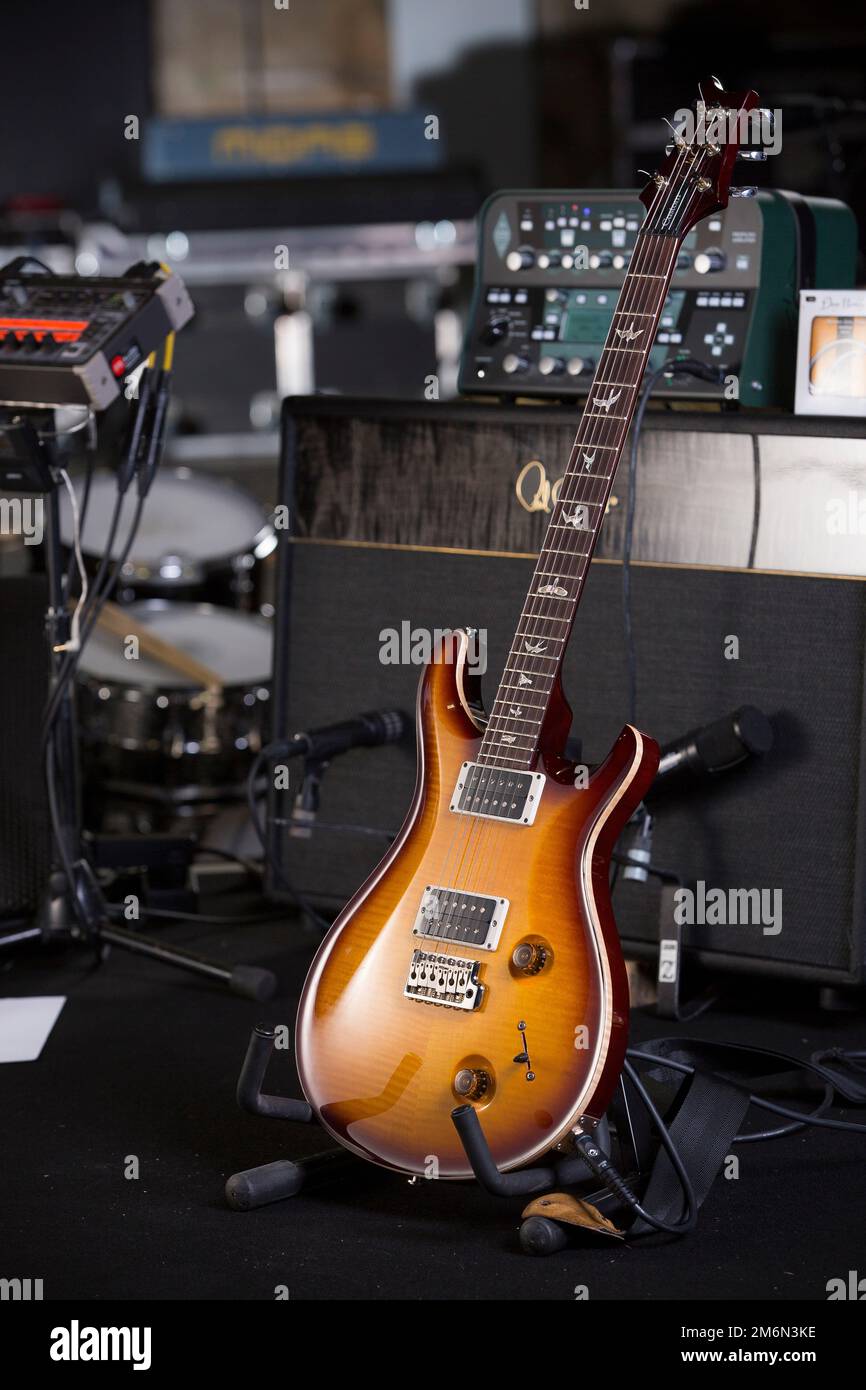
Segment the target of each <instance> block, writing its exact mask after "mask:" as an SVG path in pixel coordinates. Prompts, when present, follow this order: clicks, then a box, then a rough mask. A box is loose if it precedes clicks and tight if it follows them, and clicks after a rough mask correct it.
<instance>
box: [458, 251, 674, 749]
mask: <svg viewBox="0 0 866 1390" xmlns="http://www.w3.org/2000/svg"><path fill="white" fill-rule="evenodd" d="M680 245H681V238H679V237H676V236H672V235H662V234H659V233H656V232H648V231H646V230H644V231H641V232H640V233H639V234H638V237H637V242H636V245H635V249H634V253H633V255H632V259H631V263H630V265H629V269H628V272H627V274H626V277H625V281H624V283H623V286H622V290H621V292H620V296H619V301H618V303H617V307H616V310H615V311H614V315H613V319H612V321H611V326H610V331H609V333H608V335H607V339H606V341H605V344H604V348H603V349H602V353H601V356H600V358H599V360H598V366H597V367H596V372H595V377H594V379H593V384H592V388H591V390H590V392H589V396H588V397H587V402H586V406H585V407H584V411H583V415H582V416H581V420H580V425H579V427H578V431H577V436H576V438H575V441H574V445H573V447H572V450H571V455H570V457H569V460H568V467H567V469H566V471H565V475H564V477H563V480H562V485H561V488H560V492H559V497H558V500H557V502H556V505H555V507H554V508H553V511H552V513H551V517H550V522H549V524H548V527H547V531H546V532H545V536H544V544H543V546H542V548H541V552H540V554H539V556H538V560H537V562H536V566H535V571H534V573H533V576H532V583H531V584H530V586H529V590H528V593H527V596H526V601H525V602H524V605H523V609H522V611H521V614H520V620H519V622H518V624H517V631H516V632H515V634H514V639H513V641H512V643H511V649H510V651H509V654H508V658H507V660H506V665H505V670H504V671H503V673H502V680H501V681H500V683H499V689H498V691H497V694H496V700H495V701H494V704H493V707H492V709H491V712H490V721H489V723H488V725H487V729H486V731H485V733H484V737H483V740H482V743H481V748H480V750H479V753H478V760H479V761H480V762H482V763H485V762H486V763H489V764H496V765H501V766H503V767H510V768H515V769H517V768H529V767H532V766H533V764H534V762H535V759H536V756H537V753H538V745H539V739H540V736H541V729H542V726H543V723H544V718H545V715H546V712H547V706H548V702H549V700H550V696H551V693H552V691H553V688H554V684H555V682H556V678H557V676H558V674H559V671H560V667H561V666H562V660H563V657H564V655H565V648H566V643H567V642H568V639H569V637H570V635H571V629H572V627H573V625H574V619H575V615H576V613H577V605H578V603H579V602H580V597H581V594H582V592H583V585H584V582H585V580H586V575H587V571H588V570H589V564H590V561H591V559H592V554H593V551H594V549H595V543H596V540H597V538H598V532H599V529H600V527H601V523H602V520H603V518H604V514H605V508H606V506H607V500H608V496H609V494H610V490H611V486H612V483H613V478H614V474H615V473H616V468H617V464H618V463H619V459H620V455H621V454H622V451H623V448H624V446H625V441H626V436H627V434H628V429H629V425H630V423H631V419H632V416H633V414H634V411H635V406H636V404H637V398H638V393H639V391H640V385H641V379H642V377H643V374H644V370H645V368H646V364H647V359H648V358H649V353H650V349H651V347H652V343H653V339H654V337H655V333H656V328H657V326H658V321H659V318H660V316H661V312H662V308H663V306H664V302H665V297H666V295H667V291H668V286H669V284H670V279H671V274H672V272H673V267H674V263H675V261H676V257H677V252H678V251H679V248H680Z"/></svg>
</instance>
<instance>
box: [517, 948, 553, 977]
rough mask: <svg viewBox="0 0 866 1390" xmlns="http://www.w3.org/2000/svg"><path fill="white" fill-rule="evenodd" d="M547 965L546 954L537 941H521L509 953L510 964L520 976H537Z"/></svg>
mask: <svg viewBox="0 0 866 1390" xmlns="http://www.w3.org/2000/svg"><path fill="white" fill-rule="evenodd" d="M546 963H547V952H546V951H545V949H544V947H543V946H542V945H541V944H540V942H538V941H521V943H520V945H519V946H515V948H514V950H513V951H512V953H511V964H512V965H513V966H514V968H515V970H519V971H520V973H521V975H537V974H538V972H539V970H543V969H544V967H545V964H546Z"/></svg>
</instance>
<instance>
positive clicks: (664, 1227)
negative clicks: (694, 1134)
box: [576, 1058, 698, 1236]
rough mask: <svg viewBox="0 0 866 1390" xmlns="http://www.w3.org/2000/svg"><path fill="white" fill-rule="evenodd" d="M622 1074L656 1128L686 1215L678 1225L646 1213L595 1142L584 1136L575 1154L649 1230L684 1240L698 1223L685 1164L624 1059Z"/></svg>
mask: <svg viewBox="0 0 866 1390" xmlns="http://www.w3.org/2000/svg"><path fill="white" fill-rule="evenodd" d="M623 1071H624V1072H625V1074H626V1076H627V1077H628V1079H629V1081H630V1082H631V1083H632V1085H633V1086H634V1088H635V1090H636V1091H637V1093H638V1095H639V1096H640V1098H641V1100H642V1101H643V1103H644V1106H645V1108H646V1111H647V1113H648V1114H649V1116H650V1119H651V1120H652V1122H653V1124H654V1125H655V1127H656V1131H657V1132H658V1136H659V1138H660V1140H661V1142H662V1147H663V1148H664V1150H665V1152H666V1153H667V1155H668V1158H669V1159H670V1161H671V1165H672V1167H673V1169H674V1172H675V1173H676V1175H677V1177H678V1178H679V1181H680V1187H681V1188H682V1194H683V1207H684V1209H685V1215H684V1216H683V1218H682V1220H680V1221H665V1220H664V1218H663V1217H660V1216H654V1215H653V1214H652V1212H649V1211H647V1210H646V1208H645V1207H644V1206H643V1205H642V1203H641V1202H640V1201H639V1199H638V1198H637V1197H636V1196H635V1194H634V1192H632V1190H631V1188H630V1187H629V1185H628V1183H627V1182H626V1181H625V1179H624V1178H623V1177H622V1176H621V1174H620V1173H618V1172H617V1170H616V1168H614V1166H613V1164H612V1163H611V1161H610V1158H609V1156H608V1155H607V1154H606V1153H604V1152H603V1150H602V1149H600V1148H599V1145H598V1142H597V1140H595V1139H594V1138H592V1137H591V1136H590V1135H588V1134H586V1133H584V1134H580V1135H578V1136H577V1140H576V1145H577V1152H578V1153H579V1154H580V1156H581V1158H582V1159H583V1161H584V1163H586V1165H587V1167H588V1168H589V1169H590V1170H591V1171H592V1172H593V1173H594V1174H595V1176H596V1177H597V1178H598V1179H599V1181H601V1182H603V1183H604V1184H605V1186H606V1187H608V1188H609V1189H610V1191H611V1192H613V1193H614V1194H615V1195H616V1196H617V1197H619V1199H620V1201H622V1202H625V1203H626V1204H627V1205H628V1206H630V1207H631V1209H632V1211H634V1212H635V1213H636V1214H637V1215H638V1216H639V1217H640V1218H641V1219H642V1220H643V1221H645V1222H646V1223H647V1225H648V1226H652V1227H653V1229H654V1230H656V1231H663V1232H664V1233H665V1234H667V1235H677V1236H684V1235H688V1234H689V1232H690V1231H693V1230H694V1229H695V1226H696V1225H697V1220H698V1204H697V1201H696V1199H695V1192H694V1188H693V1187H692V1183H691V1179H690V1178H689V1175H688V1173H687V1171H686V1167H685V1164H684V1163H683V1161H682V1159H681V1158H680V1155H679V1151H678V1149H677V1146H676V1144H675V1143H674V1141H673V1139H672V1138H671V1136H670V1133H669V1131H668V1128H667V1126H666V1124H665V1122H664V1120H663V1119H662V1117H661V1115H660V1114H659V1112H658V1110H657V1109H656V1107H655V1105H654V1104H653V1099H652V1096H651V1095H650V1094H649V1091H648V1090H647V1089H646V1087H645V1086H644V1084H643V1082H642V1081H641V1079H640V1077H639V1076H638V1074H637V1072H636V1071H635V1069H634V1067H633V1066H632V1065H631V1063H630V1062H629V1061H628V1059H627V1058H626V1059H625V1060H624V1061H623Z"/></svg>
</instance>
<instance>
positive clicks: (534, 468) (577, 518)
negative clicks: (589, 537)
mask: <svg viewBox="0 0 866 1390" xmlns="http://www.w3.org/2000/svg"><path fill="white" fill-rule="evenodd" d="M584 469H586V465H585V464H584ZM564 481H565V475H564V474H563V476H562V477H560V478H557V479H556V480H555V481H554V482H551V481H550V479H549V478H548V476H547V469H546V468H545V466H544V464H543V463H542V462H541V459H530V460H529V462H528V463H525V464H524V465H523V467H522V468H521V470H520V472H519V473H518V475H517V481H516V482H515V484H514V492H515V496H516V497H517V500H518V502H519V503H520V505H521V507H523V509H524V511H527V512H551V511H553V508H554V507H555V506H556V504H557V503H558V501H559V494H560V491H561V489H562V484H563V482H564ZM618 506H619V498H618V497H617V496H616V495H615V494H613V493H612V494H611V495H610V497H608V499H607V501H606V503H605V507H604V511H605V515H607V513H608V512H609V511H610V510H611V509H612V508H613V507H618ZM585 513H586V508H585V507H572V508H571V510H570V511H569V512H567V513H565V514H564V515H563V522H564V524H565V525H567V526H572V527H573V528H574V529H575V530H577V531H588V530H590V529H591V527H590V525H589V519H588V517H587V516H586V515H585Z"/></svg>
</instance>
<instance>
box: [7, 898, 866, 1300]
mask: <svg viewBox="0 0 866 1390" xmlns="http://www.w3.org/2000/svg"><path fill="white" fill-rule="evenodd" d="M163 931H164V934H165V936H166V938H170V939H171V940H173V941H176V942H178V943H184V944H191V945H192V944H194V945H195V946H196V947H197V948H198V949H201V950H203V951H208V952H210V953H211V954H213V955H215V956H217V957H219V958H221V959H222V960H224V961H230V960H234V959H242V960H244V961H245V962H247V963H251V964H257V965H266V966H268V967H270V968H272V969H274V970H276V971H277V972H278V974H279V976H280V979H281V981H282V986H283V988H282V991H281V993H280V997H279V998H278V1000H277V1001H275V1002H272V1003H270V1004H267V1005H256V1004H252V1003H248V1002H247V1001H245V1000H242V999H238V998H236V997H233V996H231V995H229V994H227V993H225V992H222V991H220V990H219V989H218V988H216V987H213V986H210V985H208V984H206V983H200V982H199V981H198V980H197V979H194V978H192V977H190V976H188V975H186V974H181V973H180V972H177V971H173V970H170V969H167V968H165V967H161V966H158V965H156V964H151V963H149V962H145V961H142V960H141V959H139V958H134V957H131V956H129V955H127V954H125V953H122V952H119V951H117V950H116V949H115V950H114V951H113V953H112V955H111V958H110V959H109V960H108V962H107V963H106V964H105V965H103V966H102V968H101V969H99V970H98V971H93V970H91V969H90V963H89V960H88V958H87V956H86V955H85V954H84V953H83V952H81V951H79V952H75V953H72V952H69V951H66V952H63V953H62V954H60V955H56V954H55V955H51V956H47V955H44V954H37V955H29V956H25V955H23V954H18V955H16V956H14V957H12V956H11V954H10V953H9V952H6V953H4V954H3V955H2V956H0V997H2V996H5V995H12V994H54V993H66V994H68V996H69V998H68V1002H67V1004H66V1006H65V1008H64V1010H63V1012H62V1014H61V1016H60V1019H59V1021H58V1024H57V1026H56V1027H55V1029H54V1032H53V1033H52V1035H51V1037H50V1038H49V1040H48V1043H47V1045H46V1047H45V1050H44V1052H43V1054H42V1057H41V1058H40V1059H39V1061H38V1062H31V1063H23V1064H15V1065H5V1066H0V1095H2V1117H3V1119H2V1125H3V1131H4V1136H3V1159H2V1173H3V1183H2V1194H3V1195H2V1199H0V1250H2V1265H3V1268H2V1270H0V1274H2V1275H3V1276H5V1277H12V1276H17V1277H30V1278H41V1279H43V1280H44V1294H45V1298H46V1299H65V1298H84V1299H100V1300H109V1299H114V1298H121V1299H156V1298H168V1299H240V1300H246V1299H264V1300H270V1299H273V1298H274V1296H275V1295H274V1290H275V1288H276V1287H277V1286H278V1285H285V1286H287V1288H288V1292H289V1296H290V1297H291V1298H292V1299H302V1300H304V1299H335V1298H337V1299H406V1300H415V1299H422V1298H423V1299H454V1298H458V1299H472V1300H475V1299H521V1300H522V1299H527V1298H540V1299H567V1300H571V1299H573V1298H574V1297H575V1292H574V1291H575V1287H576V1286H577V1285H587V1286H588V1289H589V1296H590V1298H592V1299H623V1298H624V1299H636V1300H654V1299H675V1300H686V1299H720V1298H728V1297H737V1298H738V1299H745V1300H753V1299H759V1300H764V1299H770V1300H776V1299H810V1300H812V1299H815V1300H824V1299H826V1296H827V1294H826V1284H827V1281H828V1279H831V1278H837V1277H842V1278H847V1276H848V1271H849V1270H851V1269H857V1268H858V1261H859V1265H860V1266H861V1267H862V1265H863V1246H862V1238H861V1237H862V1214H863V1199H864V1187H866V1183H864V1176H863V1174H864V1158H866V1139H864V1138H860V1137H858V1136H855V1135H845V1134H831V1133H827V1132H818V1131H812V1132H809V1133H807V1134H805V1135H798V1136H795V1137H792V1138H789V1139H784V1140H781V1141H778V1142H776V1143H760V1144H755V1145H748V1146H743V1147H741V1148H739V1149H738V1154H739V1158H740V1177H739V1179H738V1180H737V1181H725V1180H724V1179H719V1180H718V1181H717V1183H716V1184H715V1186H714V1188H713V1190H712V1192H711V1193H710V1196H709V1198H708V1200H707V1202H706V1204H705V1206H704V1208H703V1210H702V1212H701V1218H700V1224H699V1227H698V1230H697V1232H696V1233H695V1234H694V1235H692V1236H691V1237H689V1238H687V1239H686V1240H684V1241H673V1240H670V1239H668V1238H664V1237H652V1238H650V1239H648V1240H644V1241H642V1242H640V1243H636V1244H635V1245H634V1246H633V1247H628V1246H624V1245H619V1244H613V1243H607V1242H605V1243H601V1240H600V1238H599V1239H596V1241H595V1243H591V1242H590V1241H589V1238H587V1241H586V1242H585V1243H584V1244H583V1245H582V1246H580V1247H579V1248H575V1249H570V1250H568V1251H566V1252H564V1253H561V1254H557V1255H554V1256H551V1257H549V1258H547V1259H531V1258H529V1257H527V1256H525V1255H523V1254H522V1253H521V1252H520V1250H519V1247H518V1244H517V1228H518V1225H519V1216H520V1206H521V1203H520V1202H519V1201H518V1202H516V1203H513V1204H510V1203H502V1202H496V1201H495V1200H494V1199H492V1198H489V1197H487V1196H486V1195H485V1194H484V1193H482V1192H481V1191H479V1190H478V1189H476V1188H475V1187H474V1186H472V1185H471V1184H454V1183H441V1184H439V1183H435V1182H424V1181H421V1182H417V1183H415V1184H412V1185H410V1184H409V1183H407V1182H406V1181H405V1180H404V1179H401V1178H399V1177H396V1176H394V1175H390V1174H386V1173H380V1172H379V1171H377V1170H374V1169H370V1170H369V1173H368V1172H367V1170H366V1169H365V1170H364V1177H363V1178H362V1179H361V1180H360V1181H356V1182H355V1183H354V1184H353V1185H351V1186H346V1187H344V1188H342V1189H340V1190H336V1189H333V1188H332V1189H329V1190H327V1191H324V1192H320V1193H318V1194H311V1195H308V1196H306V1197H304V1196H301V1197H299V1198H296V1199H294V1200H293V1201H288V1202H284V1203H282V1204H279V1205H275V1206H271V1207H268V1208H264V1209H262V1210H259V1211H255V1212H250V1213H244V1214H241V1213H236V1212H232V1211H230V1210H229V1209H228V1208H227V1207H226V1205H225V1201H224V1198H223V1184H224V1182H225V1179H226V1177H227V1176H228V1175H229V1174H230V1173H232V1172H234V1171H236V1170H238V1169H242V1168H248V1167H252V1166H254V1165H256V1164H258V1163H263V1162H268V1161H270V1160H271V1159H274V1158H279V1157H292V1156H297V1155H300V1154H304V1153H311V1152H315V1151H316V1150H318V1149H321V1148H325V1147H329V1145H328V1143H327V1142H326V1141H324V1139H323V1136H322V1135H321V1133H320V1132H319V1131H318V1130H317V1129H314V1128H311V1129H305V1128H304V1127H300V1126H288V1125H285V1124H282V1125H281V1124H279V1123H277V1122H274V1121H270V1122H268V1121H266V1120H261V1119H254V1118H252V1117H250V1116H247V1115H244V1114H242V1113H241V1112H240V1111H238V1110H237V1108H236V1106H235V1102H234V1088H235V1083H236V1079H237V1073H238V1069H239V1065H240V1062H241V1060H242V1057H243V1054H244V1051H245V1048H246V1043H247V1039H248V1036H249V1032H250V1029H251V1027H252V1025H253V1024H254V1023H255V1022H257V1021H259V1020H261V1019H265V1020H267V1021H272V1022H285V1023H287V1024H289V1025H291V1023H292V1021H293V1013H294V1007H295V1003H296V1000H297V993H298V990H299V988H300V984H301V982H302V979H303V975H304V971H305V969H306V965H307V962H308V959H309V955H310V951H311V942H310V939H309V938H308V937H305V936H302V935H301V933H300V931H299V929H298V927H297V925H296V924H295V923H294V922H292V921H291V920H289V921H287V922H286V923H284V924H271V925H268V926H260V925H257V926H255V927H245V928H237V929H234V930H233V931H232V932H231V934H227V933H226V932H225V930H224V929H223V928H219V927H217V928H214V927H211V928H209V929H204V928H202V927H200V926H190V925H187V926H186V927H183V928H181V927H173V928H171V929H170V930H165V929H163ZM764 1013H766V1015H767V1016H769V1015H770V1014H774V1015H776V1019H775V1021H772V1022H767V1021H764V1020H763V1018H762V1015H763V1014H764ZM780 1015H784V1016H780ZM671 1031H672V1029H671V1026H670V1025H662V1024H660V1023H658V1022H657V1021H655V1020H652V1019H650V1018H649V1017H648V1016H645V1015H636V1017H635V1020H634V1026H633V1037H635V1038H640V1039H644V1038H646V1037H648V1036H650V1035H651V1034H654V1033H660V1032H668V1033H669V1032H671ZM688 1031H689V1032H691V1033H697V1034H700V1035H702V1036H715V1037H722V1038H728V1039H733V1040H739V1041H751V1042H756V1043H764V1044H766V1045H767V1046H771V1047H776V1048H779V1049H781V1050H786V1051H791V1052H794V1053H796V1054H798V1055H800V1056H804V1057H807V1056H808V1055H809V1053H810V1052H812V1051H814V1050H815V1049H817V1048H821V1047H828V1046H831V1045H832V1044H833V1043H835V1042H844V1043H846V1044H847V1045H848V1046H851V1047H856V1046H860V1047H863V1046H866V1023H864V1020H863V1018H862V1016H856V1017H854V1018H852V1017H850V1016H832V1015H831V1016H828V1015H825V1014H824V1015H822V1014H820V1013H819V1012H818V1011H817V1009H814V1008H813V1007H812V997H811V996H805V995H803V994H798V995H794V996H792V995H790V994H789V993H786V992H785V991H784V990H783V989H782V987H781V986H780V985H778V984H775V983H772V982H767V983H766V984H764V985H763V986H761V987H760V988H758V989H757V990H754V991H753V994H752V998H751V1000H750V1003H749V1005H748V1008H746V1007H745V1006H743V1005H742V1004H740V1005H738V1008H737V1011H736V1012H734V1011H732V1010H731V1007H730V1005H729V1006H728V1008H727V1009H719V1010H717V1011H716V1012H715V1013H714V1014H713V1015H711V1016H707V1017H705V1018H704V1019H702V1020H701V1021H700V1022H699V1023H697V1024H693V1025H691V1027H690V1028H689V1030H688ZM268 1085H269V1089H271V1090H281V1091H284V1092H287V1093H289V1092H292V1091H294V1093H295V1094H297V1090H296V1089H295V1088H296V1081H295V1078H294V1075H293V1070H292V1063H291V1059H290V1057H288V1056H287V1055H286V1054H278V1056H277V1057H276V1059H275V1061H274V1064H273V1066H272V1069H271V1072H270V1073H269V1077H268ZM848 1118H851V1119H861V1120H863V1121H864V1122H866V1112H861V1113H860V1114H857V1113H856V1112H855V1113H849V1115H848ZM133 1155H134V1156H135V1157H136V1158H137V1159H138V1162H139V1170H140V1177H139V1178H138V1179H137V1180H129V1179H127V1178H125V1177H124V1167H125V1165H126V1164H127V1162H128V1159H129V1157H130V1156H133ZM864 1272H866V1271H864Z"/></svg>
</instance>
